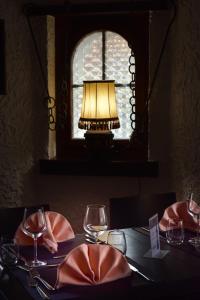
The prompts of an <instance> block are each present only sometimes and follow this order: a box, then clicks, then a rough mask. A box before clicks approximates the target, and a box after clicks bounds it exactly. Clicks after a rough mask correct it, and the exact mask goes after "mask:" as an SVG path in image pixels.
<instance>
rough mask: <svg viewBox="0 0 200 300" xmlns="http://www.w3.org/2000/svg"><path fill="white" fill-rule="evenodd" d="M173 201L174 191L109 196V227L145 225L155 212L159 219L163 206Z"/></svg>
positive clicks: (174, 200) (165, 206) (174, 197)
mask: <svg viewBox="0 0 200 300" xmlns="http://www.w3.org/2000/svg"><path fill="white" fill-rule="evenodd" d="M174 202H176V193H175V192H168V193H156V194H144V195H133V196H125V197H115V198H110V199H109V208H110V228H111V229H113V228H128V227H138V226H146V225H148V221H149V218H150V217H152V216H153V215H154V214H156V213H158V219H159V220H160V219H161V218H162V215H163V213H164V210H165V208H167V207H168V206H170V205H171V204H173V203H174Z"/></svg>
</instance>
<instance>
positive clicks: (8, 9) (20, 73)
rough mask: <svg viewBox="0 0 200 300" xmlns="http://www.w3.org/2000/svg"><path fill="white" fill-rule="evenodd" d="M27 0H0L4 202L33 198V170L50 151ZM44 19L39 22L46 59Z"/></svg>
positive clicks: (0, 186)
mask: <svg viewBox="0 0 200 300" xmlns="http://www.w3.org/2000/svg"><path fill="white" fill-rule="evenodd" d="M23 3H24V1H20V0H7V1H6V0H3V1H0V18H1V19H3V20H4V21H5V40H6V42H5V52H6V57H5V60H6V90H7V91H6V95H1V96H0V157H1V159H0V204H1V205H15V204H17V205H19V204H21V203H22V201H25V202H29V201H32V199H34V188H33V184H34V183H33V181H32V180H31V178H32V176H31V173H32V168H34V166H35V163H36V161H37V160H38V159H39V158H40V157H41V156H43V157H44V156H45V155H46V151H47V133H48V131H47V123H46V121H45V120H47V111H46V110H45V109H44V105H43V102H44V101H42V100H43V97H44V88H43V83H42V80H41V74H40V71H39V68H38V65H37V61H36V57H35V53H34V48H33V42H32V40H31V37H30V33H29V29H28V25H27V21H26V18H25V16H24V15H23V13H22V8H23ZM45 22H46V21H45V18H41V17H40V18H37V20H36V19H35V20H34V24H33V28H34V31H36V32H37V37H38V39H37V40H38V46H39V48H40V50H41V57H42V59H43V61H44V62H45V51H44V50H45V47H46V41H45V37H46V27H45Z"/></svg>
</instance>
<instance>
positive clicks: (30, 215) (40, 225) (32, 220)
mask: <svg viewBox="0 0 200 300" xmlns="http://www.w3.org/2000/svg"><path fill="white" fill-rule="evenodd" d="M46 229H47V225H46V219H45V213H44V209H43V207H41V208H36V209H34V208H25V209H24V217H23V221H22V230H23V232H24V233H25V234H26V235H28V236H30V237H31V238H33V241H34V259H33V260H32V261H31V262H30V263H29V264H30V266H31V267H38V266H43V265H46V264H47V262H45V261H41V260H38V258H37V250H38V249H37V239H38V238H39V237H40V236H42V234H43V233H44V232H45V231H46Z"/></svg>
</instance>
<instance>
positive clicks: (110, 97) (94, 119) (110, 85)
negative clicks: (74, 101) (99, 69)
mask: <svg viewBox="0 0 200 300" xmlns="http://www.w3.org/2000/svg"><path fill="white" fill-rule="evenodd" d="M78 126H79V128H81V129H87V130H92V131H97V130H98V131H101V130H103V131H105V130H111V129H116V128H119V127H120V123H119V118H118V114H117V106H116V98H115V85H114V81H110V80H109V81H108V80H106V81H84V82H83V102H82V109H81V116H80V119H79V123H78Z"/></svg>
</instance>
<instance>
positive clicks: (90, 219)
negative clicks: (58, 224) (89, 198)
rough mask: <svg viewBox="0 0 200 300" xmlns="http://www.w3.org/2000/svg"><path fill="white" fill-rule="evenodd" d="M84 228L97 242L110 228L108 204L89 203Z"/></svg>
mask: <svg viewBox="0 0 200 300" xmlns="http://www.w3.org/2000/svg"><path fill="white" fill-rule="evenodd" d="M83 228H84V230H85V231H86V233H88V234H89V235H90V236H91V237H93V239H94V241H95V243H97V242H98V237H99V236H100V235H101V234H103V233H104V232H105V231H106V230H107V229H108V218H107V213H106V206H105V205H100V204H90V205H87V207H86V212H85V217H84V221H83Z"/></svg>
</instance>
